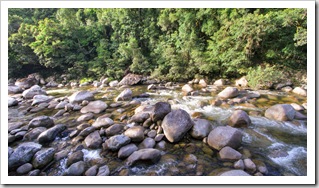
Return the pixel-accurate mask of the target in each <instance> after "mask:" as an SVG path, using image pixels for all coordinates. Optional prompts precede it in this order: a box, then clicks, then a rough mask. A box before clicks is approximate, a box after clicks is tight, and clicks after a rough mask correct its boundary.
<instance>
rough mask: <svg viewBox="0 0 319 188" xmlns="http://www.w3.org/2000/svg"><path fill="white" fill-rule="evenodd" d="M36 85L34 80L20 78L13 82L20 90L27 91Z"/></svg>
mask: <svg viewBox="0 0 319 188" xmlns="http://www.w3.org/2000/svg"><path fill="white" fill-rule="evenodd" d="M35 84H37V80H36V79H34V78H22V79H18V80H17V81H16V82H15V85H16V86H18V87H20V88H22V89H29V88H30V87H31V86H33V85H35Z"/></svg>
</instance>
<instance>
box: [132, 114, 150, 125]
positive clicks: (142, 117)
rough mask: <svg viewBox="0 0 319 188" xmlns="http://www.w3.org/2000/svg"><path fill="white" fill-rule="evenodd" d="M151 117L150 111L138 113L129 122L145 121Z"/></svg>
mask: <svg viewBox="0 0 319 188" xmlns="http://www.w3.org/2000/svg"><path fill="white" fill-rule="evenodd" d="M149 117H150V114H149V113H138V114H135V115H134V116H132V117H131V119H130V120H129V122H136V123H143V122H144V121H145V120H147V119H148V118H149Z"/></svg>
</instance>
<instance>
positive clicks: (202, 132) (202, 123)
mask: <svg viewBox="0 0 319 188" xmlns="http://www.w3.org/2000/svg"><path fill="white" fill-rule="evenodd" d="M193 121H194V126H193V127H192V130H191V132H190V133H191V135H192V137H193V138H196V139H203V138H205V137H206V136H207V135H208V134H209V133H210V131H211V130H212V124H211V123H210V122H209V121H208V120H206V119H199V118H196V119H194V120H193Z"/></svg>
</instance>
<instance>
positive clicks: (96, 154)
mask: <svg viewBox="0 0 319 188" xmlns="http://www.w3.org/2000/svg"><path fill="white" fill-rule="evenodd" d="M82 152H83V154H84V155H83V159H84V161H90V160H92V159H100V158H101V156H100V152H101V149H97V150H87V149H82Z"/></svg>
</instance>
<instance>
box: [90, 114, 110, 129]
mask: <svg viewBox="0 0 319 188" xmlns="http://www.w3.org/2000/svg"><path fill="white" fill-rule="evenodd" d="M113 124H114V121H113V120H112V119H111V118H109V117H105V116H101V117H98V118H97V119H96V121H95V122H94V123H93V124H92V126H93V127H95V128H96V129H99V128H101V127H109V126H111V125H113Z"/></svg>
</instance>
